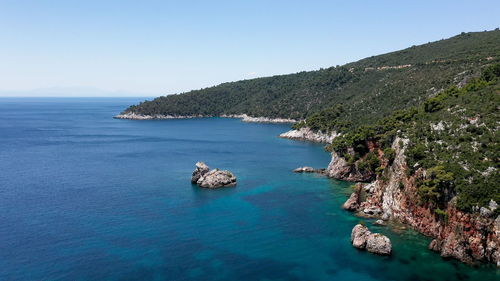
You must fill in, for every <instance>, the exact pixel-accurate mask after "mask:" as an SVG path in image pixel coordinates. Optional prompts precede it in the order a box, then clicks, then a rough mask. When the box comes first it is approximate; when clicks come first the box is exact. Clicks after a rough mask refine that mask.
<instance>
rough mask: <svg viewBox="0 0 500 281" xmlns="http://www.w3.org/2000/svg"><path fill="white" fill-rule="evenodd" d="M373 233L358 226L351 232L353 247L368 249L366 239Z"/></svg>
mask: <svg viewBox="0 0 500 281" xmlns="http://www.w3.org/2000/svg"><path fill="white" fill-rule="evenodd" d="M370 234H371V232H370V231H369V230H368V227H366V226H364V225H362V224H357V225H356V226H355V227H354V228H353V229H352V232H351V242H352V245H353V246H354V247H356V248H358V249H364V248H366V239H367V238H368V235H370Z"/></svg>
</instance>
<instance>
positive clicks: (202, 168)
mask: <svg viewBox="0 0 500 281" xmlns="http://www.w3.org/2000/svg"><path fill="white" fill-rule="evenodd" d="M209 170H210V168H209V167H208V166H207V165H206V164H205V163H203V162H197V163H196V169H195V170H194V171H193V175H192V176H191V183H197V182H198V180H199V179H200V178H201V177H202V176H203V175H205V174H206V173H208V171H209Z"/></svg>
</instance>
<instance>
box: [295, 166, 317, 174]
mask: <svg viewBox="0 0 500 281" xmlns="http://www.w3.org/2000/svg"><path fill="white" fill-rule="evenodd" d="M315 171H316V170H314V168H313V167H308V166H305V167H300V168H297V169H295V170H293V172H294V173H314V172H315Z"/></svg>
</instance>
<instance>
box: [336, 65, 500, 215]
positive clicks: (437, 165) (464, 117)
mask: <svg viewBox="0 0 500 281" xmlns="http://www.w3.org/2000/svg"><path fill="white" fill-rule="evenodd" d="M499 106H500V64H492V65H489V66H488V67H487V68H486V69H484V71H483V74H482V76H481V77H479V78H475V79H472V80H471V81H470V82H469V83H467V84H466V85H465V86H464V87H462V88H460V89H459V88H457V87H456V86H452V87H450V88H448V89H447V90H444V91H442V92H440V93H438V94H436V95H435V96H434V97H431V98H429V99H427V100H426V101H424V102H423V103H422V104H421V105H419V106H416V107H411V108H408V109H406V110H402V111H397V112H395V113H394V114H392V115H391V116H388V117H385V118H383V119H380V120H379V121H377V122H376V124H374V125H371V126H363V127H358V128H356V129H352V130H350V131H349V132H347V133H345V134H344V135H342V136H340V137H337V138H336V139H335V140H334V142H333V143H332V144H330V145H329V146H328V147H327V148H328V149H329V150H335V151H336V152H337V153H339V154H340V155H343V156H345V157H347V159H350V161H351V162H352V163H354V162H353V160H352V158H355V159H354V161H356V160H358V159H361V160H359V161H357V162H356V163H357V165H358V168H360V167H363V168H364V167H370V169H371V170H372V171H376V172H378V174H379V175H380V174H381V171H382V170H381V169H378V168H375V169H373V167H375V166H376V164H377V163H375V162H376V161H375V160H374V155H375V153H376V151H371V152H370V149H369V146H370V144H371V146H373V143H377V144H378V145H379V146H380V149H381V150H383V152H384V158H386V159H387V160H389V161H392V160H393V159H394V151H393V150H392V149H391V148H390V145H391V144H392V142H393V141H394V139H395V138H396V137H397V136H398V137H402V138H406V139H408V140H409V143H408V145H407V148H406V152H405V155H406V159H407V160H406V162H407V164H408V167H409V169H408V172H409V174H410V175H416V173H417V172H418V170H419V169H420V168H423V169H424V170H425V171H426V174H425V176H423V177H422V176H420V177H419V180H418V181H417V188H418V190H417V193H418V195H419V197H420V200H421V202H422V204H427V205H429V206H431V207H433V208H434V209H435V210H436V214H437V215H439V213H438V212H439V211H438V210H442V209H443V208H444V207H445V206H446V204H447V203H448V202H449V201H450V200H451V199H452V198H453V197H454V196H455V195H456V196H457V207H458V208H459V209H461V210H465V211H471V210H472V208H473V207H474V206H486V205H487V204H488V202H489V201H490V200H492V199H493V200H495V201H497V202H500V185H498V183H499V182H500V172H499V168H500V165H499V161H498V160H499V159H500V144H499V143H498V142H499V140H500V135H499V130H498V122H499V120H500V116H499V110H498V108H499ZM351 148H353V149H354V151H352V150H351ZM390 159H392V160H390ZM372 165H373V166H372ZM377 169H378V171H377Z"/></svg>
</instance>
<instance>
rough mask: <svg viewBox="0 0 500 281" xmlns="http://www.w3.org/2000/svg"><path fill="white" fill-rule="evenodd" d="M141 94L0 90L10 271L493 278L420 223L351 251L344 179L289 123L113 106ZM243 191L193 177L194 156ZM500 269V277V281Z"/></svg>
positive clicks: (41, 275) (0, 156)
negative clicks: (286, 134)
mask: <svg viewBox="0 0 500 281" xmlns="http://www.w3.org/2000/svg"><path fill="white" fill-rule="evenodd" d="M137 101H139V99H130V98H129V99H29V98H25V99H8V98H2V99H0V226H1V227H0V280H239V281H243V280H360V281H361V280H494V279H495V278H499V277H500V274H499V272H498V271H497V270H496V269H495V268H493V267H491V266H483V267H470V266H466V265H463V264H460V263H458V262H455V261H445V260H443V259H441V257H439V255H437V254H435V253H432V252H430V251H428V250H427V244H428V242H429V240H428V239H427V238H424V237H423V236H421V235H418V234H416V233H414V232H412V231H395V229H391V228H384V227H375V226H372V225H371V221H370V220H365V221H366V223H367V224H368V225H369V227H370V228H371V229H372V230H374V231H380V232H383V233H385V234H387V235H388V236H389V237H390V238H391V240H392V242H393V250H394V254H393V256H392V257H381V256H376V255H372V254H369V253H366V252H361V251H358V250H355V249H354V248H353V247H352V246H351V244H350V241H349V236H350V232H351V229H352V227H353V226H354V225H355V224H356V223H357V222H359V221H360V220H361V219H359V218H356V217H353V216H352V215H351V214H349V213H347V212H345V211H343V210H342V209H341V208H340V205H341V204H342V203H343V202H344V201H345V199H346V198H347V197H346V196H347V194H349V193H350V187H349V184H348V183H342V182H338V181H334V180H329V179H326V178H324V177H321V176H318V175H311V174H294V173H291V170H292V169H294V168H296V167H298V166H303V165H310V166H314V167H318V168H319V167H326V165H327V164H328V162H329V160H330V157H329V155H328V153H326V152H325V151H324V150H323V148H322V146H321V145H315V144H310V143H304V142H297V141H290V140H284V139H280V138H277V137H276V136H277V135H278V134H279V133H281V132H283V131H285V130H287V129H288V126H287V125H269V124H248V123H242V122H240V121H238V120H233V119H221V118H209V119H191V120H163V121H133V120H115V119H112V118H111V117H112V116H113V115H115V114H117V113H119V112H120V111H121V110H122V109H123V108H125V107H126V106H128V105H130V104H133V103H136V102H137ZM200 160H202V161H205V162H206V163H207V164H208V165H210V166H211V167H219V168H223V169H229V170H231V171H232V172H233V173H234V174H236V175H237V177H238V185H237V187H236V188H225V189H218V190H205V189H200V188H198V187H196V186H193V185H191V183H190V176H191V172H192V170H193V168H194V163H195V162H196V161H200ZM497 280H498V279H497Z"/></svg>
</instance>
